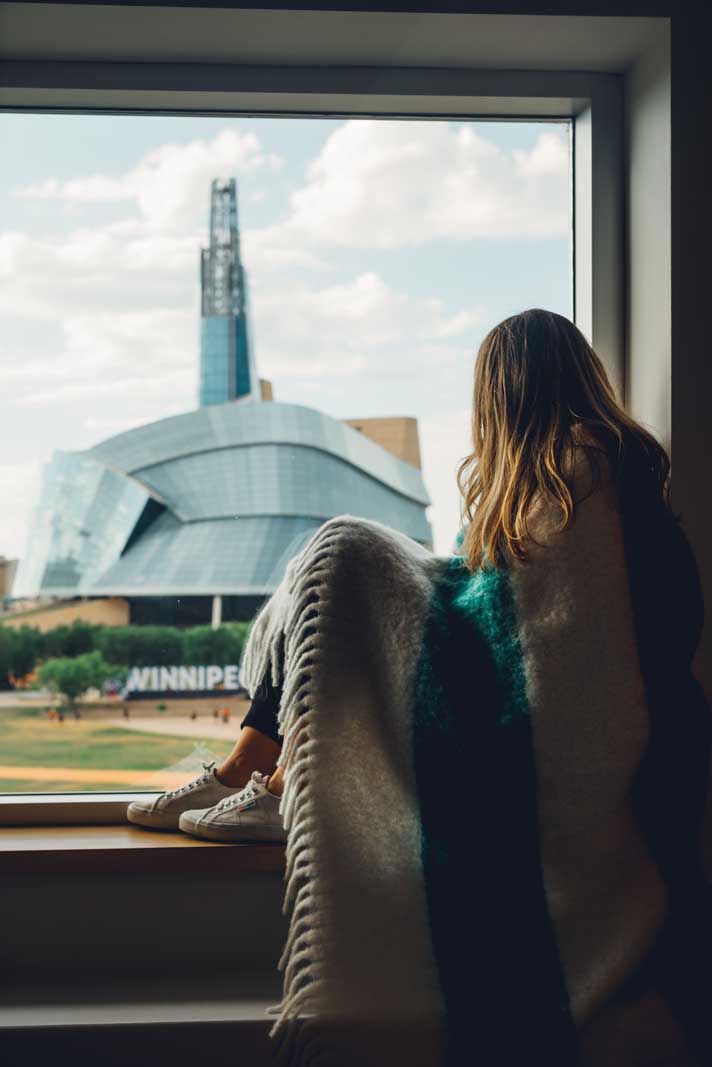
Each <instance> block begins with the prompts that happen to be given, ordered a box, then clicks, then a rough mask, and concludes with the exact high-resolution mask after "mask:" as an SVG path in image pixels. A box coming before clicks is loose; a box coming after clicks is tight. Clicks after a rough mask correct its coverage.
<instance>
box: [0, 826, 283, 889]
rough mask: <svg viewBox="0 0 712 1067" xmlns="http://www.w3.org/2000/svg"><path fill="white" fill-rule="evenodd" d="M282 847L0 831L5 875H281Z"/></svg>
mask: <svg viewBox="0 0 712 1067" xmlns="http://www.w3.org/2000/svg"><path fill="white" fill-rule="evenodd" d="M283 870H284V847H283V846H282V845H272V844H254V845H252V844H249V845H237V844H236V845H231V844H220V843H218V842H212V841H199V840H198V839H196V838H193V837H188V835H187V834H182V833H180V832H176V833H171V832H166V831H161V832H159V831H155V830H153V831H152V830H142V829H141V828H140V827H137V826H129V825H127V824H124V825H118V826H8V827H0V877H2V876H7V875H48V874H50V875H65V874H66V875H77V874H79V875H82V874H126V875H131V874H176V873H194V872H195V873H201V874H202V873H210V874H216V873H230V874H281V873H282V872H283Z"/></svg>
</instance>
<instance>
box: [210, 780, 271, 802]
mask: <svg viewBox="0 0 712 1067" xmlns="http://www.w3.org/2000/svg"><path fill="white" fill-rule="evenodd" d="M268 781H269V775H267V774H260V772H259V771H253V772H252V774H251V776H250V780H249V782H248V783H247V785H245V786H243V788H242V789H241V790H240V792H239V793H233V794H232V795H231V796H229V797H225V798H224V799H223V800H221V801H220V802H219V803H218V804H216V805H215V810H216V811H229V810H230V809H232V808H238V807H240V806H241V805H242V804H244V803H246V802H247V801H248V800H252V799H253V798H255V797H258V796H259V795H260V790H259V789H258V788H257V786H263V787H264V788H265V789H266V788H267V782H268Z"/></svg>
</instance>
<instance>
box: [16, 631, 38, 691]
mask: <svg viewBox="0 0 712 1067" xmlns="http://www.w3.org/2000/svg"><path fill="white" fill-rule="evenodd" d="M42 645H43V640H42V634H41V633H40V631H39V630H38V629H36V627H34V626H21V627H20V629H19V630H13V631H12V663H11V667H10V669H11V671H12V674H13V677H15V678H24V677H25V675H26V674H29V673H30V671H32V670H34V668H35V665H36V663H37V661H38V660H39V659H40V658H41V656H42Z"/></svg>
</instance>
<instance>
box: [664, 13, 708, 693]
mask: <svg viewBox="0 0 712 1067" xmlns="http://www.w3.org/2000/svg"><path fill="white" fill-rule="evenodd" d="M685 6H686V7H687V12H686V13H685V14H684V15H682V16H681V17H676V18H674V19H673V27H672V95H671V110H672V356H673V358H672V395H671V412H672V420H671V421H672V452H673V466H674V473H673V502H674V506H675V508H676V510H678V511H679V512H680V514H681V516H682V520H683V523H684V525H685V529H686V530H687V532H688V534H689V536H690V539H691V541H692V544H693V547H694V549H695V553H696V556H697V561H698V565H699V568H700V574H701V577H702V587H703V592H704V596H705V604H706V606H707V625H706V627H705V631H704V634H703V637H702V643H701V645H700V651H699V654H698V657H697V669H698V674H699V677H700V679H701V680H702V682H703V684H704V685H705V688H706V690H707V692H708V694H709V695H710V696H711V697H712V494H711V493H710V462H711V461H712V414H711V412H710V404H711V403H712V343H711V342H710V328H709V317H708V316H709V306H710V301H711V300H712V267H711V265H712V258H711V257H712V252H711V249H712V199H711V197H710V187H709V174H710V171H709V155H710V149H711V148H712V145H711V143H710V142H711V141H712V122H711V120H710V100H712V65H711V64H710V59H709V41H710V32H711V31H712V8H710V6H709V5H708V4H705V5H704V6H703V5H702V4H699V5H698V4H695V5H694V6H688V5H685ZM650 224H651V225H655V221H654V219H651V223H650Z"/></svg>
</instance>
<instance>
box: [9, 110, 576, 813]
mask: <svg viewBox="0 0 712 1067" xmlns="http://www.w3.org/2000/svg"><path fill="white" fill-rule="evenodd" d="M0 125H1V126H2V138H3V143H5V144H6V145H8V146H10V148H11V147H12V145H13V144H14V145H17V146H19V145H20V144H24V145H30V146H31V148H30V149H29V150H27V149H25V151H24V153H23V152H20V151H19V149H18V150H17V151H9V152H8V157H7V158H8V160H11V161H12V163H11V165H10V166H8V167H6V168H5V169H4V173H3V176H2V179H0V180H1V181H2V183H3V193H2V205H3V206H2V210H3V214H4V221H3V224H2V233H1V234H0V246H1V247H2V248H3V259H4V261H5V263H6V265H7V267H6V269H7V280H6V283H5V286H4V297H3V300H4V304H5V306H4V310H3V319H2V335H3V347H4V350H5V351H6V352H7V355H8V357H9V358H8V359H7V361H6V363H5V365H4V370H3V374H4V376H5V383H6V389H5V390H4V393H3V396H4V400H3V402H2V403H3V420H4V424H5V425H6V426H7V427H9V429H10V431H11V434H10V437H11V440H12V442H13V444H12V453H11V454H9V455H6V457H5V476H6V478H7V479H8V480H9V481H10V482H11V483H12V485H13V486H18V485H19V486H20V487H21V492H20V493H15V495H14V500H15V506H14V507H13V509H12V510H11V511H8V512H6V513H5V517H4V518H3V520H2V523H3V526H2V529H1V530H0V540H1V542H2V548H3V550H4V554H5V555H6V557H8V558H16V559H17V560H18V562H17V566H16V573H15V576H14V581H13V584H12V587H11V588H10V589H9V590H7V591H6V593H7V595H6V597H5V599H4V614H3V616H2V618H1V619H0V622H1V623H2V629H1V630H0V640H1V641H2V654H3V656H4V660H3V661H2V663H1V664H0V667H2V670H3V685H4V686H5V689H4V691H3V692H2V696H1V697H0V708H1V710H0V727H1V728H2V732H3V735H4V736H3V746H2V747H3V759H2V764H3V766H2V768H1V769H0V791H2V792H5V793H30V792H32V793H36V792H40V793H41V792H50V793H60V792H76V791H99V790H100V791H103V792H107V791H112V790H117V791H124V790H130V789H143V788H145V789H163V788H170V787H172V786H176V785H180V784H181V783H182V782H183V781H185V780H186V779H187V778H189V777H191V776H192V774H194V773H195V770H196V769H197V768H199V767H200V762H201V760H209V759H213V758H219V757H220V756H222V755H224V754H226V752H227V751H228V750H229V748H230V747H231V744H232V741H233V740H234V736H235V731H236V726H237V724H238V723H239V721H240V718H241V715H242V714H243V713H244V711H245V709H246V701H245V697H244V694H241V693H240V692H239V691H238V690H239V686H238V673H237V665H238V663H239V659H240V651H241V647H242V644H243V642H244V638H245V633H246V630H247V626H248V623H249V619H250V618H251V617H252V615H253V614H254V612H255V610H256V608H257V607H258V606H259V604H260V603H261V602H262V601H263V599H264V597H265V596H266V595H268V594H269V592H271V591H272V589H274V587H275V585H276V583H277V582H278V580H279V578H280V577H281V574H282V573H283V570H284V566H285V564H286V561H287V560H288V559H289V558H290V557H291V556H292V555H294V553H295V552H296V551H298V550H299V548H301V547H302V545H303V544H304V543H305V541H306V540H307V539H308V538H309V537H310V536H311V535H312V534H313V532H314V531H315V530H316V529H317V528H318V526H319V525H320V524H321V523H322V522H324V521H325V520H326V519H328V518H329V517H331V516H333V515H337V514H340V513H343V512H351V513H354V514H358V515H363V516H364V517H367V518H373V519H377V520H379V521H382V522H385V523H387V524H388V525H391V526H394V527H396V528H398V529H401V530H403V531H404V532H405V533H407V534H409V535H410V536H412V537H414V538H415V539H417V540H419V541H421V542H423V543H425V544H430V545H433V546H434V549H435V551H437V552H439V553H447V552H449V551H450V550H451V549H452V546H453V543H454V538H455V535H456V533H457V530H458V526H459V508H458V494H457V489H456V485H455V470H456V467H457V464H458V461H459V460H460V459H461V458H462V457H463V456H464V455H465V454H466V452H467V447H468V420H469V410H468V409H469V397H470V392H471V379H472V368H473V361H474V354H475V351H476V347H477V344H478V343H479V340H480V339H481V338H482V336H483V335H484V333H485V332H486V331H487V329H488V328H490V327H491V326H492V325H494V324H495V323H496V322H498V321H499V320H500V319H502V318H504V317H505V316H506V315H508V314H512V313H514V312H516V311H517V310H520V309H521V308H523V307H526V306H544V307H549V308H551V309H553V310H556V311H559V312H561V313H562V314H566V315H570V314H571V313H572V295H573V285H572V270H571V264H572V218H571V200H572V196H571V190H572V185H571V126H570V122H569V121H568V120H563V119H562V120H549V121H528V122H496V121H489V122H485V121H473V120H469V119H468V120H462V119H454V120H444V119H443V120H434V119H415V120H404V119H400V120H399V119H389V118H361V117H353V118H352V117H343V118H329V119H324V118H321V119H316V118H286V119H279V118H273V117H249V118H248V117H234V118H230V117H225V118H206V117H198V116H195V117H193V116H180V117H179V116H170V117H169V116H152V117H145V116H125V115H116V116H101V117H99V116H92V115H38V114H4V115H3V116H2V117H1V118H0ZM60 145H61V150H60V149H59V148H58V146H60ZM260 380H263V381H266V382H268V383H269V385H270V387H271V390H272V392H271V394H270V395H271V396H272V399H271V400H265V399H263V390H262V387H261V386H260ZM352 424H355V425H352ZM357 430H358V432H357ZM216 612H217V615H218V617H216V614H215V613H216ZM218 622H219V623H220V625H216V624H217V623H218Z"/></svg>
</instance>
